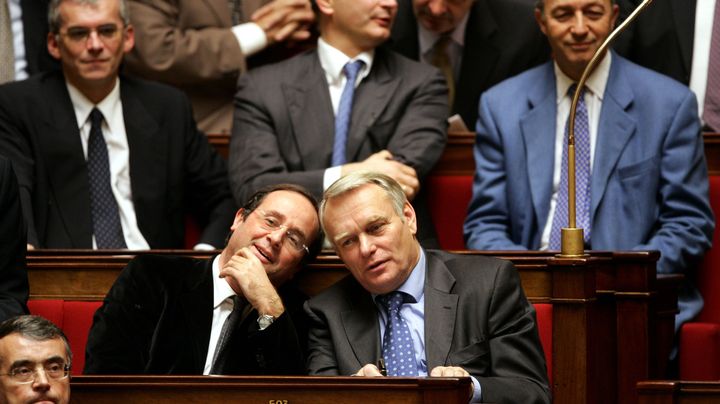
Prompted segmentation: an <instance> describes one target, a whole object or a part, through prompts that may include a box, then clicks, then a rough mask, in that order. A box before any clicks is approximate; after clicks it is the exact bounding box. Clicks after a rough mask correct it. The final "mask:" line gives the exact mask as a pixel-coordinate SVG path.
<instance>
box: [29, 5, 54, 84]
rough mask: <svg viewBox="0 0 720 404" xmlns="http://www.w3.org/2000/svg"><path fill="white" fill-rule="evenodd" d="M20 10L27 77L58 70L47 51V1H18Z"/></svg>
mask: <svg viewBox="0 0 720 404" xmlns="http://www.w3.org/2000/svg"><path fill="white" fill-rule="evenodd" d="M20 8H22V23H23V39H24V41H25V60H27V73H28V75H30V76H32V75H33V74H37V73H41V72H46V71H50V70H57V69H59V68H60V63H58V61H57V60H56V59H54V58H53V57H52V56H50V53H49V52H48V50H47V35H48V0H20Z"/></svg>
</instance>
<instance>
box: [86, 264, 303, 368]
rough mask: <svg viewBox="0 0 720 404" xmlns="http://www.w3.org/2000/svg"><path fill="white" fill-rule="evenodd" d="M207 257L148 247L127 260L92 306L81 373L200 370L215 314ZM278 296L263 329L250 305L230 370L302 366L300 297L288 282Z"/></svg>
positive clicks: (235, 337) (236, 339) (236, 336)
mask: <svg viewBox="0 0 720 404" xmlns="http://www.w3.org/2000/svg"><path fill="white" fill-rule="evenodd" d="M212 261H213V260H212V259H211V260H198V259H193V258H185V257H169V256H153V255H140V256H137V257H135V258H134V259H133V260H132V261H130V263H129V264H128V265H127V267H126V268H125V269H124V270H123V271H122V273H121V274H120V276H119V277H118V279H117V280H116V281H115V284H113V286H112V288H111V289H110V291H109V292H108V294H107V296H106V297H105V301H104V302H103V305H102V307H100V308H99V309H98V311H97V312H96V313H95V317H94V318H93V325H92V328H91V329H90V335H89V337H88V343H87V354H86V355H87V356H86V359H85V370H84V373H86V374H133V373H135V374H186V375H199V374H202V372H203V367H204V366H205V359H206V357H207V350H208V341H209V340H210V329H211V325H212V315H213V281H212ZM281 297H282V299H283V303H284V304H285V307H286V311H285V313H283V314H282V315H281V316H280V317H278V318H277V319H276V320H275V322H273V323H272V324H271V325H270V326H269V327H268V328H266V329H265V330H263V331H260V330H259V329H258V325H257V318H258V314H257V311H255V310H253V311H252V312H250V314H249V315H248V316H247V317H245V319H244V320H243V321H242V322H241V323H239V325H238V328H237V329H236V330H235V333H234V334H233V336H232V339H231V342H230V343H231V344H232V347H233V350H232V351H231V354H230V355H231V356H230V358H231V359H229V361H228V363H231V364H234V366H235V368H234V369H232V370H231V371H229V372H228V373H229V374H301V373H304V364H303V357H304V355H303V346H304V337H305V332H306V329H305V328H302V327H301V326H302V325H303V321H302V309H301V307H302V302H303V301H304V299H303V298H302V297H301V296H300V294H299V293H298V292H294V291H293V290H292V289H291V288H287V289H285V290H282V291H281ZM296 326H298V327H300V328H298V329H296Z"/></svg>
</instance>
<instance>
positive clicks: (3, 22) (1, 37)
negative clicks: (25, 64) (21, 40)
mask: <svg viewBox="0 0 720 404" xmlns="http://www.w3.org/2000/svg"><path fill="white" fill-rule="evenodd" d="M9 7H10V6H9V5H8V0H0V84H2V83H7V82H8V81H13V80H14V79H15V49H14V48H13V35H12V25H11V21H10V9H9Z"/></svg>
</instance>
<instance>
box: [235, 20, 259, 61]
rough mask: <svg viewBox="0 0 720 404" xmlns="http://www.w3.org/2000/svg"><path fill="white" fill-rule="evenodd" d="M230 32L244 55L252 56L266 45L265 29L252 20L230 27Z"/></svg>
mask: <svg viewBox="0 0 720 404" xmlns="http://www.w3.org/2000/svg"><path fill="white" fill-rule="evenodd" d="M232 33H233V34H234V35H235V38H236V39H237V41H238V44H239V45H240V50H241V51H242V53H243V54H244V55H245V56H252V55H254V54H256V53H258V52H260V51H261V50H263V49H265V47H266V46H267V36H266V35H265V31H263V29H262V28H260V26H259V25H257V24H255V23H254V22H246V23H244V24H239V25H236V26H234V27H232Z"/></svg>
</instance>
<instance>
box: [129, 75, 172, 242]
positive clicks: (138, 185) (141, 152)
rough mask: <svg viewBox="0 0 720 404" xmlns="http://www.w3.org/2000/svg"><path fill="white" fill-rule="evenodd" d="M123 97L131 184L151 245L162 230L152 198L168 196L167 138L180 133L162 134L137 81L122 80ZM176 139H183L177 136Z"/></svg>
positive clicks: (142, 230)
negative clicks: (152, 208) (135, 83)
mask: <svg viewBox="0 0 720 404" xmlns="http://www.w3.org/2000/svg"><path fill="white" fill-rule="evenodd" d="M120 99H121V100H122V108H123V120H124V122H125V133H126V135H127V141H128V147H129V149H130V184H131V189H132V201H133V205H134V206H135V215H136V217H137V223H138V227H139V228H140V232H141V233H142V234H143V235H144V236H145V239H146V240H147V241H148V243H150V244H151V245H152V240H156V239H157V237H156V236H155V235H156V234H157V233H158V232H159V231H161V229H162V223H160V220H162V218H161V217H156V212H152V210H151V209H150V207H151V206H152V205H153V203H154V202H153V201H157V200H158V199H162V198H163V196H162V195H166V187H167V171H166V170H165V167H167V158H168V147H169V144H170V140H169V139H166V138H165V137H166V136H171V135H178V136H179V135H180V134H168V133H165V134H163V133H161V132H160V127H159V126H158V122H156V120H155V119H154V118H153V117H152V116H151V115H150V113H149V112H148V111H147V110H146V109H145V106H144V105H143V104H142V102H141V100H140V99H139V98H138V96H137V94H136V92H135V91H134V84H133V83H132V82H130V81H128V80H125V79H123V78H121V81H120ZM177 141H183V139H181V138H178V139H177ZM147 173H152V175H147ZM155 203H156V202H155Z"/></svg>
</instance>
